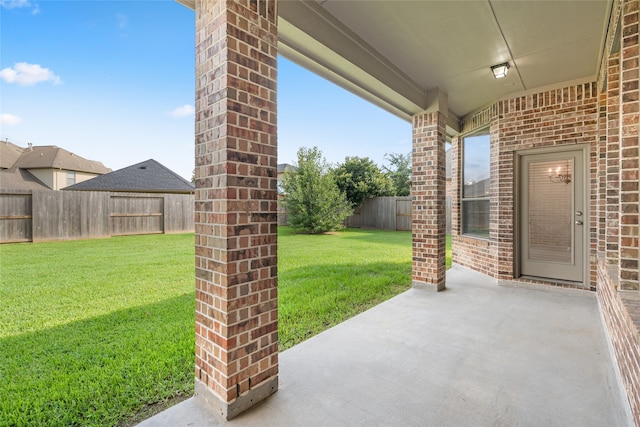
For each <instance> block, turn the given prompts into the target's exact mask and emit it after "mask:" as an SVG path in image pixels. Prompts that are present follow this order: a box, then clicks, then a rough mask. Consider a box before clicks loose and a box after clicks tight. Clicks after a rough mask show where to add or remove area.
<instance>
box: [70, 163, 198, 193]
mask: <svg viewBox="0 0 640 427" xmlns="http://www.w3.org/2000/svg"><path fill="white" fill-rule="evenodd" d="M194 189H195V188H194V186H193V184H191V183H190V182H189V181H187V180H186V179H184V178H183V177H181V176H180V175H178V174H177V173H175V172H173V171H172V170H170V169H168V168H167V167H165V166H164V165H162V164H160V163H158V162H157V161H155V160H153V159H149V160H146V161H144V162H141V163H137V164H135V165H132V166H128V167H126V168H122V169H118V170H116V171H113V172H110V173H107V174H104V175H100V176H97V177H95V178H92V179H89V180H87V181H83V182H80V183H78V184H74V185H71V186H69V187H66V188H64V189H63V190H74V191H123V192H125V191H126V192H144V193H193V192H194Z"/></svg>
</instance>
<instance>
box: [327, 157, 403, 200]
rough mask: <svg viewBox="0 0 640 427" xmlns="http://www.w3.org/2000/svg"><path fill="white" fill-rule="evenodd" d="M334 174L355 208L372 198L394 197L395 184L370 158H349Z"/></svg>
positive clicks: (337, 182) (339, 186) (340, 187)
mask: <svg viewBox="0 0 640 427" xmlns="http://www.w3.org/2000/svg"><path fill="white" fill-rule="evenodd" d="M333 174H334V176H335V179H336V184H338V188H339V189H340V190H341V191H343V192H344V193H345V195H346V196H347V200H349V202H350V203H351V206H353V207H357V206H360V205H361V204H362V202H364V201H365V199H369V198H371V197H378V196H391V195H393V183H392V182H391V180H390V179H389V178H388V177H387V176H385V175H384V174H383V173H382V171H381V170H380V168H378V165H376V164H375V163H374V162H373V160H371V159H369V158H368V157H347V158H345V160H344V163H343V164H341V165H338V167H336V168H335V169H334V171H333Z"/></svg>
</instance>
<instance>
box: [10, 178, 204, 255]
mask: <svg viewBox="0 0 640 427" xmlns="http://www.w3.org/2000/svg"><path fill="white" fill-rule="evenodd" d="M192 231H194V195H193V194H160V193H158V194H156V193H115V192H107V191H54V190H34V191H6V190H2V191H0V243H9V242H38V241H47V240H73V239H88V238H98V237H109V236H123V235H130V234H155V233H183V232H192Z"/></svg>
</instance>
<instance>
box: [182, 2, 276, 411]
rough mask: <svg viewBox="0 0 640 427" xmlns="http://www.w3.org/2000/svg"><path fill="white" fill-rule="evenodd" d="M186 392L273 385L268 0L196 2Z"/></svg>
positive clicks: (271, 19)
mask: <svg viewBox="0 0 640 427" xmlns="http://www.w3.org/2000/svg"><path fill="white" fill-rule="evenodd" d="M195 12H196V131H195V134H196V143H195V159H196V170H195V176H196V209H195V228H196V236H195V239H196V242H195V245H196V260H195V262H196V325H195V334H196V367H195V377H196V378H195V390H196V396H197V397H198V398H199V399H200V400H201V401H203V402H205V404H207V405H208V406H210V407H211V408H213V409H214V410H215V411H216V412H217V413H219V414H220V415H221V416H222V417H223V418H225V419H231V418H233V417H234V416H236V415H238V414H239V413H240V412H242V411H243V410H245V409H247V408H249V407H251V406H252V405H255V404H256V403H258V402H260V401H261V400H263V399H264V398H266V397H267V396H269V395H270V394H272V393H274V392H275V391H276V390H277V387H278V376H277V374H278V314H277V313H278V312H277V307H278V297H277V254H276V250H277V214H276V206H277V202H276V194H277V192H276V179H277V177H276V176H277V141H276V136H277V133H276V64H277V11H276V1H275V0H253V1H249V0H238V1H225V0H196V7H195Z"/></svg>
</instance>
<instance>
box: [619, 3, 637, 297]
mask: <svg viewBox="0 0 640 427" xmlns="http://www.w3.org/2000/svg"><path fill="white" fill-rule="evenodd" d="M639 3H640V1H638V0H632V1H626V2H624V3H623V6H622V16H621V18H622V22H621V24H622V25H621V28H622V32H621V41H620V42H621V46H620V78H619V80H620V112H619V114H620V205H619V220H620V264H619V266H620V270H619V271H620V289H628V290H639V289H640V286H639V284H638V278H639V270H638V261H639V258H640V254H639V248H638V240H639V239H640V238H639V237H638V232H639V231H640V229H639V226H638V204H639V200H638V199H640V193H639V191H638V190H639V189H638V187H639V184H638V183H639V181H640V162H639V161H638V151H639V149H640V145H639V143H638V137H639V135H638V126H639V121H638V116H639V114H638V109H639V106H640V96H639V95H640V91H639V89H638V82H639V81H640V79H639V77H638V72H639V68H638V62H639V60H640V55H639V54H638V49H639V44H638V36H639V32H638V25H639V23H638V15H639V11H638V9H639Z"/></svg>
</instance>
